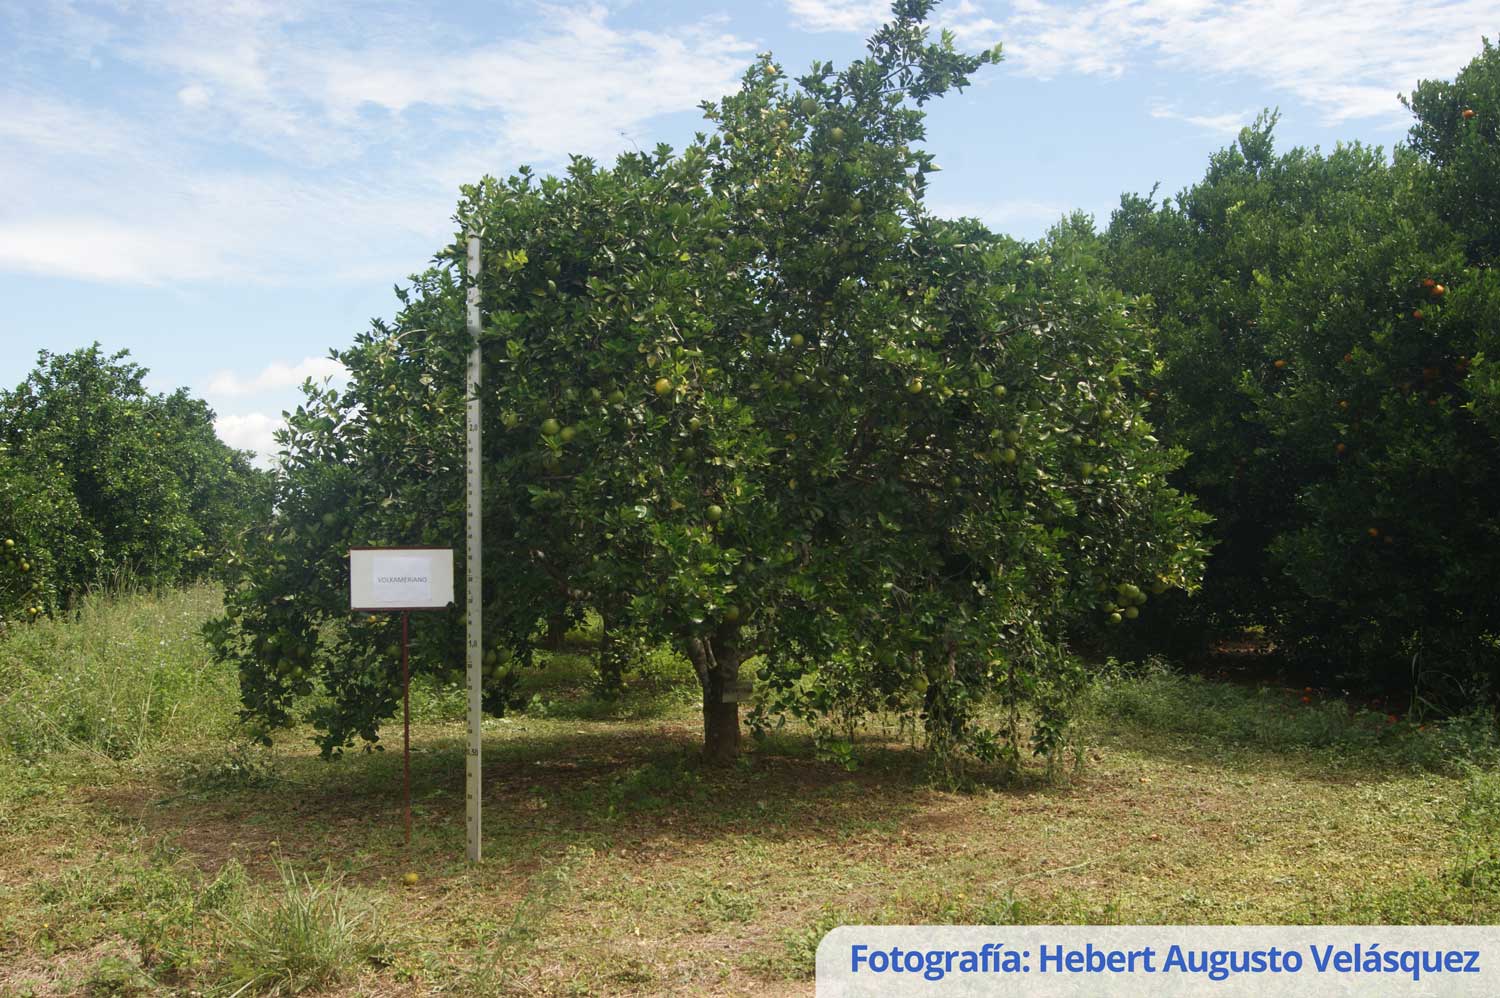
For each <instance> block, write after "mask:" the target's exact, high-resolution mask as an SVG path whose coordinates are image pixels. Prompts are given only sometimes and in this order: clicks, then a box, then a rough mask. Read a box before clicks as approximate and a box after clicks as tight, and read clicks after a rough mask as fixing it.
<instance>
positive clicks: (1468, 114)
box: [1464, 107, 1474, 121]
mask: <svg viewBox="0 0 1500 998" xmlns="http://www.w3.org/2000/svg"><path fill="white" fill-rule="evenodd" d="M1472 117H1474V109H1473V108H1472V107H1466V108H1464V120H1465V121H1468V120H1469V119H1470V118H1472Z"/></svg>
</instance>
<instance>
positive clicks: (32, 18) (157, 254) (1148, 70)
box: [0, 0, 1496, 451]
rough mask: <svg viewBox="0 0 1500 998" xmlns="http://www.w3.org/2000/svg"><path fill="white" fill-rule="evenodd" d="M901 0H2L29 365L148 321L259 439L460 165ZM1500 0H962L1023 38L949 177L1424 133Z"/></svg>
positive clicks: (407, 258) (8, 172)
mask: <svg viewBox="0 0 1500 998" xmlns="http://www.w3.org/2000/svg"><path fill="white" fill-rule="evenodd" d="M886 10H888V6H887V4H886V3H884V2H881V0H761V2H739V3H729V2H714V0H707V2H686V0H655V2H640V0H586V2H581V3H571V2H567V0H550V2H533V0H498V2H497V0H491V2H479V0H459V2H450V3H445V4H442V5H431V6H429V5H426V4H417V3H406V2H386V3H341V2H337V0H322V2H316V3H315V2H305V0H286V2H270V0H154V2H153V0H144V2H143V0H97V2H86V0H0V189H3V190H4V191H5V195H6V196H5V197H4V198H3V199H0V300H3V301H4V302H5V307H4V309H3V310H0V344H3V345H4V347H5V349H4V350H0V384H5V385H13V384H15V383H16V382H18V381H19V380H20V379H21V378H22V377H24V376H25V373H26V371H27V370H28V369H29V368H30V367H31V366H32V364H33V363H34V361H35V357H36V352H37V351H38V350H42V349H47V350H54V351H56V350H68V349H73V348H75V347H78V346H83V345H87V344H88V343H91V342H93V341H95V340H98V341H100V342H101V343H103V344H104V345H105V346H106V347H107V348H110V349H122V348H128V349H129V350H130V351H131V353H132V355H133V356H134V358H135V359H136V360H137V361H138V362H139V363H141V364H143V365H145V366H147V367H149V368H150V369H151V370H152V378H151V384H152V385H153V387H155V388H158V389H163V390H165V389H170V388H173V387H176V386H178V385H186V386H188V387H189V388H191V389H192V390H193V392H194V393H195V394H197V395H200V396H202V397H204V398H207V399H208V400H209V402H210V403H211V404H212V405H213V406H214V408H215V410H216V411H217V412H218V413H219V417H220V422H219V429H220V434H221V435H222V436H223V437H224V438H225V439H226V440H228V441H229V442H230V443H233V444H234V445H236V446H241V447H248V448H253V449H257V450H262V451H264V450H268V449H269V448H270V433H271V431H272V429H273V428H274V426H275V425H276V424H277V422H278V421H279V414H280V412H281V411H282V410H283V409H284V408H287V407H289V406H292V405H295V404H296V401H297V398H298V393H297V391H296V387H295V386H296V385H297V384H299V383H300V382H301V380H302V379H303V378H304V377H306V376H308V375H317V376H323V375H326V374H334V375H336V373H337V372H336V369H335V365H332V364H331V363H330V362H328V361H327V360H326V355H327V352H328V348H329V347H333V346H342V345H344V344H346V343H347V342H348V341H349V340H350V338H351V337H352V336H353V335H354V333H355V332H357V331H358V330H359V329H361V328H363V327H365V326H366V325H367V324H368V322H369V320H370V318H371V317H372V316H387V315H389V314H390V313H391V312H392V310H393V308H392V306H393V303H394V297H393V296H392V294H391V285H392V284H394V283H397V282H399V281H401V280H403V278H404V277H405V276H406V275H407V274H410V273H412V272H414V271H417V270H420V269H422V268H423V267H424V266H425V264H426V262H427V260H428V259H429V257H430V256H431V254H432V253H433V252H434V251H435V250H436V249H437V248H438V247H439V246H440V245H442V244H443V243H444V242H445V241H446V240H447V239H448V238H449V237H450V235H451V232H452V226H451V223H450V215H451V212H452V207H453V203H454V200H455V195H456V191H457V188H458V186H459V185H460V184H461V183H464V182H468V181H472V180H474V179H477V178H478V177H479V176H481V175H482V174H484V173H493V174H497V175H505V174H508V173H510V172H512V171H513V170H514V169H515V167H516V166H518V165H520V164H522V163H530V164H532V165H534V166H535V167H537V168H538V169H540V170H544V171H545V170H548V169H555V168H556V167H557V166H558V165H559V164H560V163H562V162H564V161H565V159H566V156H567V154H569V153H572V152H578V153H586V154H589V155H593V156H596V157H600V158H603V159H608V158H609V157H611V156H612V155H613V154H615V153H616V152H619V151H620V150H622V149H627V148H630V147H632V146H639V147H642V148H649V147H650V146H653V145H655V144H656V143H657V142H660V141H666V142H669V143H671V144H673V145H674V146H677V147H681V146H682V144H683V143H684V142H685V141H686V140H688V139H689V138H690V137H691V135H692V133H693V131H695V130H696V129H697V128H698V127H700V118H699V114H698V111H697V109H696V105H697V103H698V102H699V101H700V100H703V99H705V98H715V97H718V96H719V95H721V94H723V93H726V92H728V91H730V90H732V89H733V88H734V87H735V85H736V81H737V80H738V77H739V75H740V73H741V72H742V70H743V69H744V67H745V66H746V65H747V64H748V63H749V61H750V60H751V59H752V57H753V56H754V55H755V54H756V53H758V52H762V51H771V52H774V53H775V55H776V57H777V58H778V60H779V61H780V62H781V63H782V65H783V66H784V67H785V68H786V69H787V70H788V71H789V72H790V73H792V74H793V75H795V74H797V73H799V72H800V71H802V70H803V69H805V68H806V67H807V66H808V64H809V63H810V62H811V61H812V60H814V59H833V60H835V61H837V62H844V61H847V60H848V59H850V58H852V57H855V56H856V55H858V54H859V52H860V51H861V48H862V43H863V39H864V37H866V35H867V34H868V33H869V31H870V30H871V29H872V28H873V27H875V26H876V25H878V24H879V22H880V21H881V19H882V15H883V14H884V12H885V11H886ZM1494 14H1495V6H1494V0H1453V2H1434V0H1321V2H1313V0H1241V2H1218V0H1077V2H1070V3H1068V2H1050V0H1019V2H1003V0H947V2H946V3H944V4H942V5H941V6H940V7H939V9H938V13H937V23H938V24H940V25H943V26H946V27H948V28H951V29H952V30H953V31H954V32H955V33H956V34H957V36H958V39H959V41H960V43H961V44H963V45H965V46H967V47H970V48H972V49H975V50H977V49H979V48H982V47H986V46H989V45H992V44H994V43H995V42H997V41H998V42H1002V43H1004V45H1005V52H1006V57H1005V61H1004V62H1003V63H1002V64H1001V65H1000V66H999V67H997V68H992V69H988V70H986V71H985V72H984V73H983V74H982V76H981V77H980V78H979V80H978V81H977V82H976V85H975V86H974V87H973V88H972V89H970V90H969V91H967V92H966V93H964V94H962V95H959V96H952V97H949V98H947V99H945V100H944V101H942V102H940V103H939V104H937V105H935V106H934V107H933V110H932V113H931V116H930V118H929V139H930V141H929V146H930V148H931V149H932V150H933V151H934V153H935V154H936V157H937V160H938V162H939V164H940V165H942V167H943V172H942V173H940V174H938V175H937V176H936V177H935V178H934V185H933V188H932V194H931V202H932V204H933V206H934V207H935V208H936V209H937V210H939V211H941V212H943V213H946V214H964V215H977V216H979V217H981V218H983V219H985V220H986V221H988V222H989V223H990V224H991V226H992V227H993V228H996V229H998V230H1000V231H1004V232H1009V233H1011V234H1013V235H1017V236H1022V237H1034V236H1037V235H1039V234H1041V232H1042V231H1043V230H1044V229H1045V228H1046V227H1047V226H1048V225H1049V224H1050V223H1051V222H1052V221H1054V220H1056V218H1057V217H1058V216H1059V215H1061V214H1062V213H1063V212H1065V211H1068V210H1070V209H1074V208H1081V209H1083V210H1085V211H1088V212H1091V213H1093V214H1095V215H1096V217H1098V219H1099V220H1100V222H1101V223H1103V222H1106V221H1107V219H1108V214H1109V211H1110V209H1111V208H1112V207H1113V206H1114V205H1115V204H1116V203H1117V202H1118V199H1119V195H1120V193H1121V192H1122V191H1145V190H1147V189H1149V188H1150V187H1151V186H1152V185H1153V184H1155V183H1157V182H1160V183H1161V184H1162V188H1163V190H1164V191H1166V192H1169V193H1170V192H1173V191H1176V190H1177V189H1179V188H1181V187H1182V186H1184V185H1186V184H1188V183H1190V182H1192V181H1193V180H1194V179H1195V178H1197V177H1198V176H1200V175H1201V174H1202V172H1203V168H1204V166H1205V163H1206V159H1207V157H1208V155H1209V154H1210V153H1211V152H1212V151H1214V150H1215V149H1217V148H1220V147H1221V146H1223V145H1224V144H1225V143H1227V142H1228V141H1230V140H1231V139H1232V138H1233V136H1234V134H1235V133H1236V131H1237V130H1238V128H1239V127H1240V126H1241V125H1243V124H1245V123H1247V122H1248V121H1249V120H1251V119H1252V118H1253V117H1254V116H1255V114H1256V113H1257V112H1258V111H1259V110H1260V109H1262V108H1265V107H1273V106H1274V107H1278V108H1280V110H1281V113H1282V120H1281V125H1280V128H1279V136H1280V143H1281V145H1282V146H1283V147H1290V146H1292V145H1323V146H1325V147H1329V146H1332V145H1333V143H1334V142H1336V141H1339V140H1350V139H1359V140H1362V141H1365V142H1369V143H1374V144H1379V145H1382V146H1385V147H1387V148H1389V147H1390V146H1391V145H1393V144H1394V143H1395V142H1397V141H1399V140H1400V139H1401V137H1402V135H1403V134H1404V132H1405V129H1406V124H1407V118H1406V114H1405V111H1404V109H1403V108H1402V107H1401V106H1400V104H1399V102H1398V100H1397V94H1398V93H1402V92H1409V91H1410V89H1411V88H1412V86H1413V84H1414V83H1415V82H1416V81H1417V80H1419V79H1424V78H1435V77H1445V78H1446V77H1451V76H1452V75H1453V74H1454V73H1455V72H1456V71H1457V70H1458V68H1459V67H1460V66H1462V65H1463V64H1464V63H1466V62H1467V61H1468V60H1469V59H1471V58H1472V57H1473V56H1474V55H1475V54H1476V53H1477V52H1478V51H1479V49H1480V44H1481V42H1480V39H1481V35H1482V34H1483V32H1485V31H1489V32H1491V34H1493V33H1494V30H1495V27H1496V22H1495V19H1494Z"/></svg>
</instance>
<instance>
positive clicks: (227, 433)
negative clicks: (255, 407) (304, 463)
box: [214, 412, 286, 468]
mask: <svg viewBox="0 0 1500 998" xmlns="http://www.w3.org/2000/svg"><path fill="white" fill-rule="evenodd" d="M285 424H286V421H285V420H284V419H282V417H280V416H271V415H267V414H266V413H264V412H250V413H245V414H243V415H239V416H219V417H218V418H217V419H215V420H214V431H215V432H216V433H218V435H219V439H220V440H222V441H224V442H225V443H226V444H228V445H229V446H231V447H235V448H238V449H239V450H248V451H254V452H255V456H256V459H255V463H256V464H257V465H259V466H261V467H263V468H269V467H270V466H271V465H272V464H274V463H275V461H276V441H275V439H274V438H273V434H274V433H275V432H276V431H277V430H279V429H281V427H282V426H284V425H285Z"/></svg>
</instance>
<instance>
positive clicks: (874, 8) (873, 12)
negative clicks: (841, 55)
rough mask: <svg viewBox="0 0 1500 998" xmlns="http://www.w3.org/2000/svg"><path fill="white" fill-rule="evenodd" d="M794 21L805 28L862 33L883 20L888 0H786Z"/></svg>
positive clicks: (888, 14)
mask: <svg viewBox="0 0 1500 998" xmlns="http://www.w3.org/2000/svg"><path fill="white" fill-rule="evenodd" d="M786 5H787V9H788V10H790V11H791V13H792V20H793V22H794V23H795V24H796V25H797V26H798V27H800V28H805V29H806V30H808V31H853V32H860V33H865V32H869V31H870V30H872V29H874V28H878V27H880V25H881V24H883V23H885V20H886V18H887V17H889V16H890V13H891V5H890V2H889V0H787V4H786Z"/></svg>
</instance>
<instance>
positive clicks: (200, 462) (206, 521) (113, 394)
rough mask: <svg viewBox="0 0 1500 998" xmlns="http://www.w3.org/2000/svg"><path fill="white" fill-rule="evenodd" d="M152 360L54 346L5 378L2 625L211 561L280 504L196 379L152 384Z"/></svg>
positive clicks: (1, 404)
mask: <svg viewBox="0 0 1500 998" xmlns="http://www.w3.org/2000/svg"><path fill="white" fill-rule="evenodd" d="M145 374H146V372H145V370H144V369H142V368H140V367H138V366H137V365H135V364H132V363H130V362H129V361H128V360H126V355H125V354H123V353H121V354H116V355H114V356H106V355H105V354H104V353H102V352H101V351H100V350H99V348H98V347H97V346H94V347H90V348H87V349H82V350H77V351H74V352H73V353H68V354H50V353H46V352H43V353H42V355H41V357H40V360H39V362H38V365H37V367H36V369H35V370H34V371H33V372H32V373H31V375H30V376H28V377H27V379H26V380H25V381H24V382H22V383H21V384H20V385H18V386H17V387H16V388H15V389H14V390H11V391H0V543H3V545H4V552H3V555H0V626H3V624H4V622H5V621H12V622H13V621H15V620H17V619H22V620H24V619H28V618H31V617H35V616H40V615H42V614H44V613H47V612H49V611H51V610H54V609H57V608H58V607H61V606H65V605H68V604H69V603H71V602H72V601H73V600H74V599H76V597H78V596H79V595H80V594H81V593H82V592H83V591H84V590H85V589H86V588H88V587H89V586H91V585H95V584H97V583H100V582H103V581H114V580H117V579H120V578H128V579H130V580H131V581H134V582H138V583H141V584H144V585H148V586H160V585H172V584H175V583H178V582H182V581H185V580H188V579H192V578H197V577H200V576H203V575H206V574H209V573H210V572H212V571H213V570H214V569H215V568H216V567H217V566H218V565H219V564H220V563H222V561H223V560H224V559H225V557H226V556H227V552H228V551H229V550H230V549H231V548H233V547H234V546H235V544H236V541H237V535H238V533H239V531H241V530H242V529H243V528H244V527H245V525H246V524H248V523H251V522H253V521H256V520H261V519H264V517H265V516H266V515H268V513H269V498H270V490H269V476H268V475H266V474H265V473H264V472H260V471H257V470H256V469H254V468H252V467H251V466H250V464H249V460H248V456H247V455H245V454H243V453H241V452H239V451H236V450H233V449H232V448H230V447H228V446H226V445H225V444H224V443H222V442H221V441H220V440H219V439H218V437H216V436H215V435H214V427H213V413H212V412H211V411H210V410H209V408H208V406H207V405H206V404H205V403H204V402H202V401H201V400H198V399H194V398H191V397H190V396H189V395H188V394H187V392H186V390H185V389H179V390H178V391H176V392H173V393H171V394H169V395H165V394H152V393H150V392H148V391H147V390H146V388H145V387H144V386H143V385H142V378H143V377H144V376H145Z"/></svg>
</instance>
